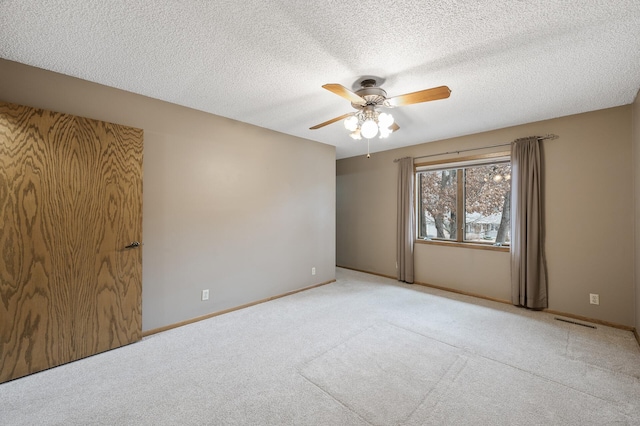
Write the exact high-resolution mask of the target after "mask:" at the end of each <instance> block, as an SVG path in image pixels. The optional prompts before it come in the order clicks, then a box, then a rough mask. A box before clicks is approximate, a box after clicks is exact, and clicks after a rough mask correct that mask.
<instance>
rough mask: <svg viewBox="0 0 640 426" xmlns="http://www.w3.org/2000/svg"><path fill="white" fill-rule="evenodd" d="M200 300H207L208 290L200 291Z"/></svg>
mask: <svg viewBox="0 0 640 426" xmlns="http://www.w3.org/2000/svg"><path fill="white" fill-rule="evenodd" d="M202 300H209V290H202Z"/></svg>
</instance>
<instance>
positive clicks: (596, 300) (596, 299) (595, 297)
mask: <svg viewBox="0 0 640 426" xmlns="http://www.w3.org/2000/svg"><path fill="white" fill-rule="evenodd" d="M589 303H591V304H592V305H599V304H600V295H599V294H594V293H589Z"/></svg>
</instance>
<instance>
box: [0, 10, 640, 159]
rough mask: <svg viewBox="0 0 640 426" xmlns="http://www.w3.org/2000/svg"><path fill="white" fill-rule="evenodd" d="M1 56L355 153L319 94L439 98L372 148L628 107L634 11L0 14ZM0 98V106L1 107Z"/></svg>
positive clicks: (414, 110) (409, 110)
mask: <svg viewBox="0 0 640 426" xmlns="http://www.w3.org/2000/svg"><path fill="white" fill-rule="evenodd" d="M0 28H1V30H0V57H2V58H5V59H9V60H12V61H17V62H21V63H25V64H28V65H33V66H36V67H40V68H44V69H48V70H51V71H56V72H60V73H63V74H67V75H70V76H74V77H79V78H82V79H85V80H89V81H94V82H97V83H101V84H105V85H108V86H112V87H116V88H120V89H124V90H128V91H131V92H134V93H139V94H142V95H146V96H150V97H153V98H157V99H162V100H165V101H169V102H173V103H176V104H180V105H184V106H188V107H191V108H195V109H199V110H202V111H207V112H210V113H213V114H217V115H221V116H225V117H229V118H233V119H236V120H239V121H242V122H246V123H250V124H254V125H257V126H261V127H265V128H269V129H273V130H276V131H279V132H283V133H288V134H291V135H295V136H299V137H302V138H306V139H312V140H316V141H319V142H323V143H327V144H331V145H335V146H336V147H337V157H338V158H344V157H350V156H354V155H361V154H362V153H364V152H366V141H361V142H354V141H353V140H351V138H349V137H348V134H347V131H346V130H345V129H344V128H343V126H342V124H341V123H339V122H338V123H335V124H332V125H330V126H326V127H324V128H322V129H319V130H309V127H311V126H313V125H315V124H318V123H320V122H323V121H326V120H328V119H330V118H333V117H336V116H339V115H342V114H345V113H347V112H350V111H353V109H352V108H351V106H350V105H349V102H348V101H346V100H344V99H342V98H340V97H338V96H336V95H335V94H332V93H330V92H328V91H326V90H324V89H322V88H321V86H322V85H323V84H325V83H339V84H342V85H344V86H346V87H349V88H353V89H355V88H357V87H358V85H357V83H358V82H359V81H360V80H361V79H362V77H364V76H375V77H377V78H378V80H379V81H382V82H383V85H382V87H383V88H384V89H385V90H386V91H387V93H388V94H389V96H397V95H400V94H404V93H408V92H414V91H417V90H422V89H427V88H430V87H434V86H439V85H448V86H449V87H450V88H451V90H452V94H451V97H450V98H449V99H446V100H440V101H435V102H429V103H425V104H417V105H409V106H404V107H401V108H397V109H394V110H393V113H394V116H395V117H396V121H397V122H398V124H399V125H400V127H401V129H400V131H398V132H396V133H394V134H393V135H392V136H391V137H390V138H389V139H386V140H380V139H375V140H372V141H371V150H372V151H374V152H375V151H380V150H386V149H392V148H398V147H401V146H408V145H413V144H418V143H423V142H429V141H434V140H439V139H444V138H449V137H455V136H461V135H465V134H471V133H478V132H482V131H487V130H492V129H497V128H502V127H507V126H512V125H517V124H523V123H528V122H533V121H539V120H544V119H549V118H555V117H560V116H565V115H570V114H576V113H581V112H585V111H591V110H597V109H602V108H609V107H614V106H619V105H625V104H629V103H631V102H633V100H634V97H635V95H636V93H637V92H638V89H639V88H640V2H639V1H638V0H590V1H588V2H585V1H584V0H566V1H558V0H540V1H536V2H527V1H517V0H487V1H459V0H414V1H402V2H400V1H390V0H387V1H379V0H370V1H366V2H355V1H344V0H341V1H335V0H328V1H324V2H320V3H317V4H314V3H310V2H303V1H291V0H245V1H242V2H236V1H228V0H227V1H220V0H218V1H206V0H190V1H177V0H173V1H168V0H167V1H160V0H155V1H154V0H140V1H135V2H134V1H129V0H110V1H106V2H87V1H80V0H48V1H35V0H21V1H18V0H5V1H0ZM1 97H2V94H0V98H1Z"/></svg>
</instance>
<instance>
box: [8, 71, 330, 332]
mask: <svg viewBox="0 0 640 426" xmlns="http://www.w3.org/2000/svg"><path fill="white" fill-rule="evenodd" d="M0 75H2V78H1V79H0V100H3V101H7V102H13V103H19V104H24V105H29V106H34V107H39V108H45V109H50V110H55V111H60V112H65V113H70V114H75V115H80V116H85V117H90V118H95V119H98V120H104V121H110V122H115V123H120V124H124V125H129V126H134V127H138V128H142V129H144V184H143V185H144V191H143V192H144V195H143V236H144V246H143V295H142V296H143V330H150V329H154V328H158V327H162V326H166V325H170V324H174V323H176V322H179V321H183V320H188V319H192V318H195V317H198V316H201V315H205V314H208V313H211V312H216V311H220V310H223V309H226V308H231V307H235V306H238V305H241V304H244V303H249V302H252V301H256V300H260V299H263V298H266V297H270V296H274V295H278V294H281V293H284V292H287V291H291V290H295V289H299V288H302V287H306V286H309V285H313V284H318V283H322V282H326V281H330V280H333V279H334V278H335V148H334V147H333V146H329V145H324V144H320V143H316V142H312V141H309V140H304V139H300V138H296V137H292V136H288V135H284V134H281V133H277V132H273V131H270V130H266V129H263V128H259V127H255V126H251V125H248V124H244V123H240V122H237V121H233V120H229V119H226V118H222V117H218V116H214V115H211V114H206V113H203V112H198V111H195V110H191V109H188V108H184V107H180V106H177V105H173V104H169V103H166V102H161V101H158V100H153V99H150V98H146V97H143V96H139V95H134V94H131V93H128V92H124V91H120V90H116V89H113V88H109V87H105V86H101V85H97V84H93V83H89V82H86V81H82V80H78V79H74V78H71V77H67V76H63V75H60V74H55V73H51V72H47V71H43V70H40V69H36V68H32V67H28V66H25V65H21V64H16V63H13V62H9V61H4V60H0ZM312 267H315V268H316V271H317V274H316V275H315V276H312V275H311V268H312ZM207 288H208V289H209V290H210V300H209V301H208V302H202V301H200V292H201V290H202V289H207Z"/></svg>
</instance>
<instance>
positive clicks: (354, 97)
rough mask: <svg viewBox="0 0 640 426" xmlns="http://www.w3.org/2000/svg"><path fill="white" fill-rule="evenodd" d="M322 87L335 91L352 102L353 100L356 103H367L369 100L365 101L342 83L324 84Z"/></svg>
mask: <svg viewBox="0 0 640 426" xmlns="http://www.w3.org/2000/svg"><path fill="white" fill-rule="evenodd" d="M322 88H323V89H327V90H328V91H330V92H333V93H335V94H336V95H338V96H342V97H343V98H345V99H346V100H348V101H350V102H353V103H354V104H358V105H366V103H367V101H365V100H364V99H363V98H361V97H360V96H358V95H356V94H355V93H353V92H352V91H351V90H349V89H347V88H346V87H344V86H342V85H340V84H325V85H324V86H322Z"/></svg>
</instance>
